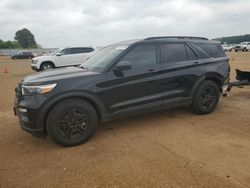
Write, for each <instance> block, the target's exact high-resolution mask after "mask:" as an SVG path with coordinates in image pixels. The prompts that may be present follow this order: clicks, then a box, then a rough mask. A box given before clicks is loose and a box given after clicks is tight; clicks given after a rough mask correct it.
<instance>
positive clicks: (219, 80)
mask: <svg viewBox="0 0 250 188" xmlns="http://www.w3.org/2000/svg"><path fill="white" fill-rule="evenodd" d="M205 80H211V81H213V82H215V83H216V84H217V85H218V87H219V89H220V90H221V88H222V85H223V76H222V75H221V74H219V73H217V72H208V73H206V74H204V75H203V76H201V77H200V78H199V79H198V80H197V81H196V83H195V84H194V86H193V88H192V91H191V96H192V97H193V95H194V93H195V91H196V89H197V88H198V87H199V85H200V84H201V83H202V82H204V81H205Z"/></svg>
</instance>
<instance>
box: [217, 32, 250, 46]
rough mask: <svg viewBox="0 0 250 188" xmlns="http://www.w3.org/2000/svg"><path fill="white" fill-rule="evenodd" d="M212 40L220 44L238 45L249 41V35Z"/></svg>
mask: <svg viewBox="0 0 250 188" xmlns="http://www.w3.org/2000/svg"><path fill="white" fill-rule="evenodd" d="M214 40H218V41H220V42H221V44H239V43H241V42H245V41H250V34H246V35H238V36H231V37H221V38H216V39H214Z"/></svg>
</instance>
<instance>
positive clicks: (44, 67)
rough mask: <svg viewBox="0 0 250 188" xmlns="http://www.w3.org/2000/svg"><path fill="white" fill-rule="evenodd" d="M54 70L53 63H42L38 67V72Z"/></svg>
mask: <svg viewBox="0 0 250 188" xmlns="http://www.w3.org/2000/svg"><path fill="white" fill-rule="evenodd" d="M53 68H54V65H53V63H50V62H48V63H43V64H42V65H41V67H40V71H45V70H50V69H53Z"/></svg>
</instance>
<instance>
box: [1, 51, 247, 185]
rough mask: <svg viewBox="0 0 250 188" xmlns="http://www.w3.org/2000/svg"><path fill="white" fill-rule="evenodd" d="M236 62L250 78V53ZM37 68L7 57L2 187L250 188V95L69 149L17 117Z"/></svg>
mask: <svg viewBox="0 0 250 188" xmlns="http://www.w3.org/2000/svg"><path fill="white" fill-rule="evenodd" d="M228 55H229V56H230V57H233V58H232V60H233V61H231V62H230V63H231V66H232V79H234V77H235V74H234V69H235V68H240V69H242V70H249V71H250V52H248V53H247V52H246V53H242V52H239V53H235V52H232V53H228ZM29 63H30V60H11V59H10V58H9V57H4V56H3V57H0V71H1V72H0V187H59V186H60V187H69V186H72V187H132V186H133V187H213V188H214V187H249V185H250V162H249V161H250V109H249V106H250V87H244V88H234V89H233V90H232V92H231V96H229V97H227V98H221V100H220V103H219V106H218V108H217V109H216V111H215V112H214V113H212V114H209V115H205V116H199V115H195V114H193V113H192V112H190V110H189V109H188V108H187V109H186V108H181V109H174V110H168V111H165V112H155V113H149V114H146V115H141V116H136V117H132V118H126V119H121V120H116V121H112V122H108V123H105V124H102V125H100V127H99V129H98V131H97V133H96V134H95V135H94V136H93V137H92V138H91V139H90V140H89V141H88V142H87V143H85V144H83V145H80V146H77V147H72V148H63V147H61V146H58V145H56V144H55V143H54V142H53V141H52V140H51V139H49V138H46V139H38V138H34V137H32V136H31V135H30V134H28V133H26V132H24V131H22V130H21V129H20V127H19V124H18V119H17V117H15V116H14V115H13V111H12V106H13V99H14V88H15V86H16V84H17V82H18V81H19V80H21V79H22V78H23V77H24V76H25V75H27V74H30V73H32V71H31V69H30V64H29ZM4 66H8V69H9V71H10V73H8V74H3V67H4Z"/></svg>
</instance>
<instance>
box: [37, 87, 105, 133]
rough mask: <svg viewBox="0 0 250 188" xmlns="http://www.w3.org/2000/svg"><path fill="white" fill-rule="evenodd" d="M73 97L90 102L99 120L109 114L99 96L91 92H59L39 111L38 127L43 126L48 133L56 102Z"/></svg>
mask: <svg viewBox="0 0 250 188" xmlns="http://www.w3.org/2000/svg"><path fill="white" fill-rule="evenodd" d="M72 98H78V99H83V100H85V101H87V102H89V103H90V104H91V105H92V106H93V107H94V109H95V110H96V113H97V116H98V121H101V120H103V119H105V117H106V116H107V111H106V108H105V106H104V104H103V103H102V102H101V100H100V99H99V98H98V97H96V96H95V95H94V94H91V93H89V92H82V91H81V92H79V91H74V92H69V93H64V94H58V95H57V96H55V97H52V98H51V99H50V100H49V101H48V102H46V103H45V104H43V105H42V107H41V110H40V111H39V116H38V118H37V120H36V122H37V124H38V127H41V128H43V129H44V131H45V132H46V133H47V127H46V124H47V118H48V115H49V113H50V111H51V110H52V108H54V107H55V106H56V104H58V103H59V102H62V101H63V100H66V99H72Z"/></svg>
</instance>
